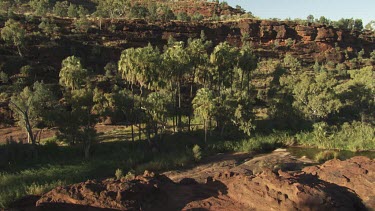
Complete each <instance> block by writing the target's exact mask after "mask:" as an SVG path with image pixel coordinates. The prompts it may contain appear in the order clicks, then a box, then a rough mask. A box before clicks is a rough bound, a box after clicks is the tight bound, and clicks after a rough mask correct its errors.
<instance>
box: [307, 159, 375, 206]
mask: <svg viewBox="0 0 375 211" xmlns="http://www.w3.org/2000/svg"><path fill="white" fill-rule="evenodd" d="M303 171H304V172H306V173H309V174H312V175H316V176H317V177H318V178H319V179H321V180H324V181H327V182H330V183H334V184H337V185H340V186H343V187H347V188H349V189H351V190H353V191H354V192H355V193H356V194H358V196H359V197H360V198H361V199H362V200H363V202H364V203H365V205H366V206H367V207H369V208H375V160H374V159H369V158H367V157H353V158H351V159H348V160H345V161H340V160H336V159H335V160H330V161H327V162H325V163H324V164H322V165H319V166H312V167H306V168H304V169H303Z"/></svg>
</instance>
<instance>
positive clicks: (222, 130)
mask: <svg viewBox="0 0 375 211" xmlns="http://www.w3.org/2000/svg"><path fill="white" fill-rule="evenodd" d="M224 129H225V124H224V123H223V126H222V127H221V132H220V137H221V138H223V136H224Z"/></svg>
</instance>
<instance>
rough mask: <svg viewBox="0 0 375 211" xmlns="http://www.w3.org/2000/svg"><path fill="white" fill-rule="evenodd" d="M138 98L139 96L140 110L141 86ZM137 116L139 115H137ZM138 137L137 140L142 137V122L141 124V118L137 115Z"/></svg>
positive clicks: (140, 109) (140, 104)
mask: <svg viewBox="0 0 375 211" xmlns="http://www.w3.org/2000/svg"><path fill="white" fill-rule="evenodd" d="M140 91H141V93H140V95H139V96H140V98H139V111H142V93H143V89H142V86H141V88H140ZM138 116H139V115H138ZM138 137H139V141H140V140H141V139H142V124H141V119H140V118H139V117H138Z"/></svg>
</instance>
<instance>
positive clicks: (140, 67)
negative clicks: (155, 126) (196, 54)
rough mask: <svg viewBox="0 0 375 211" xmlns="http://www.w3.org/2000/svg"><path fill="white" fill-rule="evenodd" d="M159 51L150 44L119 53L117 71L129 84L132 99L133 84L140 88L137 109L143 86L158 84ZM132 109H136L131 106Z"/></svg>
mask: <svg viewBox="0 0 375 211" xmlns="http://www.w3.org/2000/svg"><path fill="white" fill-rule="evenodd" d="M160 64H161V62H160V52H159V50H158V49H157V48H153V47H152V46H151V45H150V44H149V45H148V46H147V47H144V48H137V49H134V48H128V49H126V50H124V51H123V52H122V53H121V57H120V61H119V63H118V68H119V73H120V74H121V76H122V78H123V79H125V80H126V81H127V82H128V83H129V84H130V88H131V91H132V98H133V101H134V99H135V97H134V95H135V93H134V86H138V87H139V89H140V93H139V97H140V101H139V107H138V108H139V109H140V108H141V107H142V95H143V90H144V88H145V87H147V88H157V87H159V86H162V85H161V84H160V80H161V78H160V76H159V75H158V73H159V71H158V70H159V68H160ZM133 110H136V109H135V108H134V106H133ZM138 117H139V118H138V123H139V126H138V127H139V139H140V138H141V118H140V116H138Z"/></svg>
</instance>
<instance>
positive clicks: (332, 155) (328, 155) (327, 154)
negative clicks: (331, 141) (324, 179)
mask: <svg viewBox="0 0 375 211" xmlns="http://www.w3.org/2000/svg"><path fill="white" fill-rule="evenodd" d="M338 157H339V153H338V152H336V151H323V152H319V153H318V154H316V156H315V161H316V162H319V163H323V162H325V161H327V160H331V159H337V158H338Z"/></svg>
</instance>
